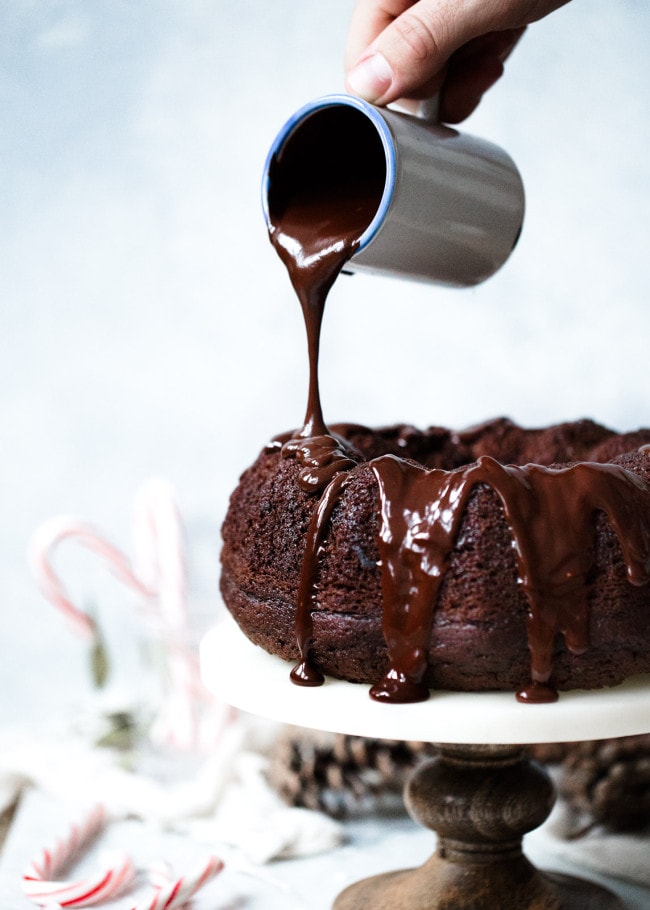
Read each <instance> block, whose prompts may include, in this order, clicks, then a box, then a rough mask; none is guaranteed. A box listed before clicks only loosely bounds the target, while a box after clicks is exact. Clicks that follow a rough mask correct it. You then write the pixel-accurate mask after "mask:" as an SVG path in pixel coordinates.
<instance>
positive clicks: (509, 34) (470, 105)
mask: <svg viewBox="0 0 650 910" xmlns="http://www.w3.org/2000/svg"><path fill="white" fill-rule="evenodd" d="M523 33H524V29H521V28H520V29H508V30H507V31H503V32H492V33H490V34H488V35H482V36H481V37H480V38H475V39H474V40H473V41H470V42H469V43H468V44H466V45H464V46H463V47H461V48H460V49H459V50H458V51H456V52H455V53H454V54H453V55H452V57H451V59H450V61H449V65H448V67H447V73H446V76H445V81H444V84H443V87H442V91H441V97H440V119H441V120H442V121H444V122H445V123H460V122H461V121H462V120H465V119H466V118H467V117H469V115H470V114H471V113H472V112H473V111H474V109H475V108H476V107H477V106H478V104H479V102H480V100H481V98H482V97H483V95H484V94H485V92H486V91H487V90H488V89H489V88H491V86H493V85H494V83H495V82H497V81H498V80H499V79H500V78H501V76H502V75H503V68H504V67H503V65H504V63H505V61H506V60H507V58H508V57H509V56H510V54H511V53H512V51H513V49H514V47H515V45H516V44H517V42H518V41H519V39H520V38H521V36H522V34H523Z"/></svg>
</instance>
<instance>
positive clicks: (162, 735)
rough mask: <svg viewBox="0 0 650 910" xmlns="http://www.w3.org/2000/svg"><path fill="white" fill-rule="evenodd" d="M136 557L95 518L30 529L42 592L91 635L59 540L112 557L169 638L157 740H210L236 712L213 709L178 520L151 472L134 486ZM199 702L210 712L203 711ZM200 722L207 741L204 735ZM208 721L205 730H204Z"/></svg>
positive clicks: (185, 743)
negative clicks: (59, 561) (66, 576)
mask: <svg viewBox="0 0 650 910" xmlns="http://www.w3.org/2000/svg"><path fill="white" fill-rule="evenodd" d="M133 538H134V561H133V564H132V563H131V562H130V561H129V559H128V557H127V556H126V555H125V554H124V553H122V552H121V551H120V550H119V549H118V548H117V547H115V546H113V544H111V543H110V542H108V541H107V540H106V539H105V538H104V537H103V536H102V535H101V534H99V533H98V532H97V531H96V530H95V529H94V528H92V527H91V526H90V525H88V524H86V523H84V522H81V521H79V520H78V519H74V518H67V517H65V516H63V517H60V518H55V519H52V520H50V521H48V522H45V523H44V524H43V525H42V526H41V527H40V528H39V529H38V530H37V531H36V533H35V534H34V535H33V538H32V541H31V544H30V548H29V557H30V563H31V566H32V570H33V573H34V575H35V576H36V578H37V580H38V582H39V585H40V587H41V590H42V591H43V593H44V595H45V596H46V597H47V598H48V600H50V601H51V603H53V604H54V606H56V607H57V608H58V609H59V610H60V611H61V612H62V613H63V615H64V616H65V618H66V620H67V621H68V623H69V624H70V626H71V627H72V629H73V631H74V632H75V633H76V634H77V635H79V636H80V637H82V638H84V639H86V640H89V639H90V640H92V639H93V638H95V637H96V635H97V628H96V624H95V622H94V620H93V619H92V618H91V617H89V616H88V615H87V614H86V613H84V612H83V611H82V610H80V609H79V608H78V607H77V606H76V605H75V604H74V603H73V602H72V599H71V598H70V596H69V594H68V592H67V591H66V589H65V586H64V585H63V583H62V581H61V579H60V578H59V577H58V575H57V574H56V572H55V571H54V569H53V567H52V558H53V554H54V551H55V549H56V547H58V546H59V544H61V543H62V542H63V541H65V540H67V539H74V540H75V541H76V542H77V543H80V544H81V545H83V546H85V547H86V548H88V549H89V550H91V551H92V552H94V553H96V554H97V555H98V556H100V557H102V559H103V560H104V561H105V562H106V563H107V565H108V567H109V568H110V569H111V571H112V572H113V574H114V575H116V577H117V578H118V579H119V580H120V581H121V582H122V583H123V584H125V585H126V586H127V587H128V588H130V589H131V590H132V591H134V592H135V593H136V594H137V595H138V598H139V607H140V609H141V611H142V612H143V613H144V615H145V616H146V619H147V621H148V623H149V625H150V627H151V630H152V631H153V632H155V634H156V635H157V636H158V638H159V639H160V640H161V641H162V643H163V644H164V646H165V649H166V652H165V655H166V659H167V666H168V671H169V681H170V683H169V689H168V693H167V697H166V700H165V702H164V704H163V705H162V706H161V709H160V712H159V715H158V718H157V719H156V721H155V722H154V725H153V727H152V731H151V735H152V737H153V739H154V740H157V741H162V742H166V743H169V744H171V745H174V746H177V747H179V748H183V749H190V748H196V747H197V746H199V745H209V746H213V745H214V743H215V742H216V741H217V739H218V737H219V734H220V733H221V731H222V729H223V727H224V726H225V725H226V724H227V723H228V722H229V721H230V720H231V719H232V712H231V713H230V714H225V715H224V716H223V717H222V718H221V719H219V718H217V717H216V715H214V716H212V715H213V712H214V709H215V702H214V699H213V698H212V696H211V695H210V693H209V692H208V691H207V690H206V688H205V687H204V685H203V682H202V680H201V676H200V670H199V662H198V658H197V656H196V654H194V653H193V651H192V649H191V648H190V645H189V642H188V635H187V607H186V580H185V561H184V547H183V536H182V528H181V521H180V516H179V512H178V508H177V506H176V502H175V500H174V496H173V493H172V490H171V487H170V486H169V484H168V483H166V482H165V481H163V480H158V479H152V480H150V481H148V482H147V483H145V484H143V485H142V486H141V487H140V489H139V490H138V492H137V494H136V500H135V507H134V521H133ZM198 703H203V704H204V705H206V706H208V707H209V709H210V713H209V714H208V716H207V717H203V718H202V720H203V724H201V722H200V719H199V714H200V711H199V709H198ZM201 726H203V739H204V743H200V730H201ZM206 728H207V730H206Z"/></svg>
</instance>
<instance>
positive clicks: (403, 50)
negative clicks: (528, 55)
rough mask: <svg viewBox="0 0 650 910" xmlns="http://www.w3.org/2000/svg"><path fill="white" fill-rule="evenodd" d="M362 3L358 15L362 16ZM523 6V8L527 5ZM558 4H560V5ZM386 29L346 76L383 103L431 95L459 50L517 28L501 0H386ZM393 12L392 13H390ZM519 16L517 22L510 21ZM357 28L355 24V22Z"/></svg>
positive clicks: (369, 97)
mask: <svg viewBox="0 0 650 910" xmlns="http://www.w3.org/2000/svg"><path fill="white" fill-rule="evenodd" d="M364 5H365V6H368V2H367V0H366V2H365V4H364V0H361V2H360V3H359V5H358V7H357V11H356V13H355V15H357V16H358V17H360V16H362V15H363V7H364ZM528 5H529V4H527V3H526V2H524V3H521V4H519V6H520V7H521V8H523V7H526V6H528ZM556 5H559V4H556ZM381 6H382V7H383V10H384V13H383V18H384V21H385V22H388V24H387V25H386V27H385V28H384V29H383V30H382V31H381V32H380V33H379V34H377V36H376V37H375V38H374V40H373V41H372V42H371V43H370V44H369V45H368V47H367V48H366V49H365V51H363V53H362V54H361V56H360V57H359V58H358V60H357V61H356V62H355V65H354V66H353V67H352V68H351V69H350V70H349V72H348V74H347V80H346V83H347V87H348V89H349V90H350V91H351V92H353V93H354V94H356V95H359V96H361V97H362V98H365V99H366V101H371V102H375V103H379V104H388V103H389V102H391V101H395V100H396V99H398V98H402V97H408V96H411V97H413V96H417V95H418V94H420V95H431V94H433V93H434V92H435V91H437V90H438V89H439V88H440V85H441V84H442V81H443V79H444V72H445V67H446V64H447V62H448V60H449V58H450V57H451V55H452V54H453V53H454V51H456V50H458V48H460V47H462V46H463V45H464V44H466V43H467V42H468V41H471V40H472V39H473V38H476V37H478V36H480V35H483V34H486V33H488V32H492V31H498V30H501V29H504V28H512V27H513V26H515V25H519V24H520V22H519V20H520V19H525V18H527V17H526V16H521V8H520V10H519V15H516V16H513V14H512V12H510V14H508V9H509V6H510V5H509V4H507V3H504V2H503V0H460V2H459V0H418V2H415V3H412V4H411V5H407V6H406V8H405V3H404V0H384V2H383V3H382V4H381ZM391 8H392V14H391ZM513 18H516V20H517V21H516V22H511V21H510V20H511V19H513ZM353 27H354V20H353Z"/></svg>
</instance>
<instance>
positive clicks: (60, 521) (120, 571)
mask: <svg viewBox="0 0 650 910" xmlns="http://www.w3.org/2000/svg"><path fill="white" fill-rule="evenodd" d="M66 539H74V540H76V541H77V542H78V543H80V544H81V545H82V546H84V547H86V548H87V549H89V550H92V551H93V552H94V553H96V554H97V555H98V556H101V557H102V558H103V559H104V560H105V562H106V563H107V564H108V566H109V567H110V569H111V570H112V572H113V574H114V575H116V576H117V578H118V579H119V580H120V581H121V582H123V583H124V584H126V585H127V586H128V587H130V588H132V589H133V590H135V591H136V592H137V593H138V594H140V595H141V596H142V597H144V598H146V599H147V600H149V599H151V598H153V597H154V594H155V592H154V591H152V590H151V589H150V588H148V587H147V586H146V585H144V584H143V583H142V582H141V581H140V579H139V578H138V577H137V576H136V575H135V573H134V572H133V570H132V568H131V565H130V563H129V560H128V559H127V557H126V556H125V555H124V554H123V553H122V552H121V551H120V550H118V548H117V547H115V546H113V544H111V543H109V541H107V540H106V539H105V538H104V537H102V535H101V534H99V532H98V531H96V530H95V529H94V528H93V527H91V525H89V524H86V523H85V522H82V521H80V520H79V519H77V518H73V517H69V516H65V515H62V516H59V517H58V518H52V519H50V520H49V521H46V522H44V523H43V524H42V525H41V526H40V527H39V528H38V529H37V531H36V532H35V533H34V535H33V536H32V539H31V541H30V545H29V551H28V557H29V562H30V565H31V568H32V572H33V574H34V575H35V576H36V578H37V580H38V582H39V584H40V587H41V590H42V592H43V594H44V595H45V597H46V598H47V599H48V600H49V601H50V602H51V603H52V604H54V606H55V607H57V608H58V609H59V610H60V611H61V612H62V613H63V615H64V616H65V618H66V620H67V621H68V623H69V625H70V627H71V628H72V631H73V632H74V633H75V634H77V635H78V636H79V637H80V638H82V639H84V640H86V641H88V640H92V639H93V638H94V637H95V636H96V634H97V629H96V624H95V621H94V620H93V619H92V618H91V617H90V616H88V614H87V613H84V612H83V610H80V609H79V608H78V607H76V606H75V605H74V603H73V602H72V600H71V598H70V595H69V594H68V592H67V591H66V588H65V586H64V585H63V582H62V581H61V579H60V578H59V576H58V575H57V574H56V572H55V571H54V569H53V567H52V564H51V559H52V555H53V552H54V550H55V548H56V547H57V546H58V545H59V544H60V543H62V542H63V541H64V540H66Z"/></svg>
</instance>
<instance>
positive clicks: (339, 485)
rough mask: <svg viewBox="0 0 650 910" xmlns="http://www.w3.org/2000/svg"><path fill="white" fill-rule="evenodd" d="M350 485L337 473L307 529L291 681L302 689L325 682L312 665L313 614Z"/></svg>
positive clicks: (344, 476) (343, 475)
mask: <svg viewBox="0 0 650 910" xmlns="http://www.w3.org/2000/svg"><path fill="white" fill-rule="evenodd" d="M347 481H348V477H347V476H346V475H345V474H344V473H338V474H337V475H336V476H335V477H334V478H333V479H332V480H331V481H330V483H329V484H328V486H327V488H326V490H325V492H324V493H323V495H322V497H321V499H320V501H319V503H318V506H317V507H316V510H315V511H314V514H313V515H312V517H311V521H310V522H309V528H308V529H307V539H306V541H305V555H304V557H303V564H302V572H301V575H300V583H299V588H298V603H297V605H296V637H297V639H298V647H299V649H300V663H299V664H298V665H297V666H296V667H294V668H293V670H292V671H291V681H292V682H294V683H296V684H297V685H300V686H319V685H321V684H322V683H323V682H324V681H325V678H324V676H323V674H322V673H321V672H320V671H319V670H318V669H317V668H316V667H315V666H314V665H313V663H312V661H311V647H312V640H313V635H314V624H313V618H312V613H313V610H314V608H315V607H316V596H317V590H318V587H317V575H318V557H319V554H320V551H321V548H322V547H323V544H324V542H325V535H326V533H327V527H328V525H329V521H330V517H331V515H332V512H333V511H334V507H335V505H336V504H337V502H338V501H339V499H340V497H341V493H342V492H343V489H344V487H345V484H346V483H347Z"/></svg>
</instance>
